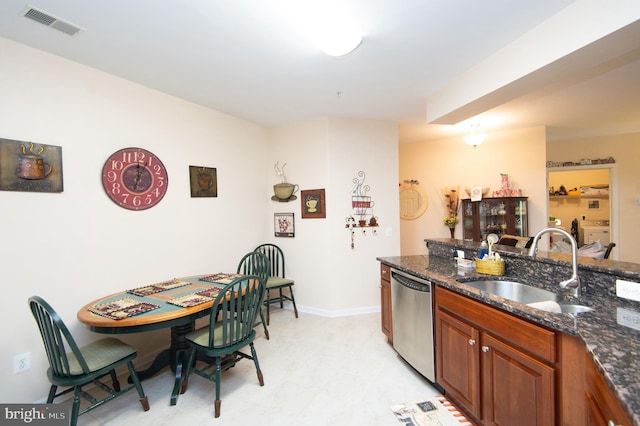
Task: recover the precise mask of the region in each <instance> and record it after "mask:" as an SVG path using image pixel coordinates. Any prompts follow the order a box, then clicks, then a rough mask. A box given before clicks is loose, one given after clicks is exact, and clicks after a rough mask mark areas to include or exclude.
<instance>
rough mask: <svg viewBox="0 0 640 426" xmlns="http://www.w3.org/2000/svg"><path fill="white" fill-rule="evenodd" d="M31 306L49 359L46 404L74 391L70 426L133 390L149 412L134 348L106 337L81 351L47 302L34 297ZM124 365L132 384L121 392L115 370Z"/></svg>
mask: <svg viewBox="0 0 640 426" xmlns="http://www.w3.org/2000/svg"><path fill="white" fill-rule="evenodd" d="M29 306H30V308H31V312H32V313H33V317H34V318H35V320H36V323H37V324H38V328H39V329H40V335H41V336H42V341H43V342H44V348H45V351H46V353H47V358H48V359H49V369H48V370H47V377H48V379H49V382H50V383H51V388H50V389H49V396H48V397H47V403H48V404H51V403H52V402H53V400H54V399H55V398H57V397H59V396H61V395H65V394H67V393H69V392H71V391H73V405H72V406H71V416H70V419H69V425H70V426H75V424H76V423H77V421H78V417H79V416H80V415H82V414H85V413H86V412H88V411H91V410H93V409H94V408H97V407H99V406H101V405H102V404H104V403H106V402H108V401H111V400H112V399H114V398H117V397H119V396H120V395H123V394H124V393H126V392H128V391H130V390H131V389H133V388H135V389H136V390H137V391H138V395H139V396H140V403H141V404H142V408H143V409H144V411H148V410H149V401H148V399H147V397H146V396H145V394H144V391H143V389H142V385H141V384H140V380H139V379H138V375H137V374H136V370H135V369H134V367H133V359H134V358H135V357H136V355H137V353H136V349H135V348H133V347H131V346H129V345H127V344H126V343H124V342H122V341H120V340H118V339H116V338H114V337H107V338H104V339H100V340H97V341H95V342H93V343H89V344H88V345H86V346H82V347H78V345H77V343H76V341H75V339H74V338H73V336H72V335H71V333H70V332H69V329H68V328H67V326H66V325H65V324H64V322H63V321H62V319H61V318H60V316H59V315H58V314H57V313H56V311H55V310H54V309H53V308H52V307H51V306H50V305H49V304H48V303H47V302H46V301H45V300H44V299H42V298H41V297H39V296H32V297H30V298H29ZM67 351H68V352H67ZM124 364H126V365H127V367H128V368H129V374H130V376H131V381H132V382H133V384H132V385H130V386H128V387H126V388H125V389H121V388H120V382H119V381H118V377H117V376H116V368H118V367H120V366H121V365H124ZM107 375H110V376H111V384H112V386H108V385H107V384H105V383H104V382H103V381H102V380H100V379H102V378H103V377H104V376H107ZM86 385H95V386H96V387H98V388H100V390H102V391H104V392H105V393H107V395H106V396H105V397H103V398H102V399H95V398H94V397H93V396H91V394H89V393H88V392H87V391H86V390H85V389H83V387H84V386H86ZM59 386H62V387H65V389H64V390H62V391H61V392H59V393H58V387H59ZM94 393H95V392H94ZM81 397H82V398H84V399H86V400H87V401H89V403H90V405H89V406H88V407H86V408H84V409H82V410H81V409H80V402H81Z"/></svg>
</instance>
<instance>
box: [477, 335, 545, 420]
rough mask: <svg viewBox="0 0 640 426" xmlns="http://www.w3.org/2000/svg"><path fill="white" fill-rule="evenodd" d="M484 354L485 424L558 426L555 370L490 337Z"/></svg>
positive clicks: (485, 344) (487, 337) (483, 349)
mask: <svg viewBox="0 0 640 426" xmlns="http://www.w3.org/2000/svg"><path fill="white" fill-rule="evenodd" d="M481 350H482V370H483V392H482V394H483V398H484V400H483V416H484V418H483V420H484V421H485V424H491V425H505V426H506V425H518V426H546V425H553V424H555V405H554V401H555V385H554V369H553V368H552V367H550V366H548V365H546V364H544V363H542V362H541V361H538V360H536V359H535V358H532V357H530V356H528V355H525V354H524V353H522V352H520V351H519V350H517V349H515V348H513V347H511V346H509V345H507V344H506V343H503V342H502V341H500V340H498V339H496V338H494V337H493V336H491V335H489V334H483V335H482V347H481Z"/></svg>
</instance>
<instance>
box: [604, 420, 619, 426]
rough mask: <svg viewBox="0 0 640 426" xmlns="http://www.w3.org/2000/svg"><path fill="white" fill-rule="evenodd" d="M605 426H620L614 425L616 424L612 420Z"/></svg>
mask: <svg viewBox="0 0 640 426" xmlns="http://www.w3.org/2000/svg"><path fill="white" fill-rule="evenodd" d="M607 426H620V425H616V422H614V421H613V420H609V421H608V422H607Z"/></svg>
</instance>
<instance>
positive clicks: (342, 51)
mask: <svg viewBox="0 0 640 426" xmlns="http://www.w3.org/2000/svg"><path fill="white" fill-rule="evenodd" d="M280 3H281V6H282V9H283V10H284V11H285V13H286V14H287V15H289V17H290V18H291V19H292V20H293V22H294V23H295V24H296V25H297V26H298V27H300V29H301V30H302V31H304V32H305V33H306V34H307V35H308V36H309V38H311V40H313V41H314V43H316V44H317V45H318V46H319V47H320V48H321V49H322V50H323V51H324V53H326V54H327V55H329V56H343V55H346V54H347V53H350V52H352V51H353V50H354V49H355V48H356V47H358V46H359V45H360V43H361V42H362V36H361V35H360V33H359V31H358V30H357V28H356V25H355V22H354V21H353V19H352V18H351V15H349V12H347V10H346V9H345V7H344V6H343V5H342V4H341V3H339V2H338V1H336V0H311V1H300V0H281V1H280Z"/></svg>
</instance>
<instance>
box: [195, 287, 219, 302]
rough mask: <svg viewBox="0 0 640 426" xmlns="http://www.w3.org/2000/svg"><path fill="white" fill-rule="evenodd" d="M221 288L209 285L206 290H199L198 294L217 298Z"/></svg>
mask: <svg viewBox="0 0 640 426" xmlns="http://www.w3.org/2000/svg"><path fill="white" fill-rule="evenodd" d="M220 290H221V289H219V288H218V287H209V288H207V289H205V290H202V291H199V292H197V293H196V294H197V295H199V296H204V297H210V298H212V299H215V298H216V296H217V295H218V293H220Z"/></svg>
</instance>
